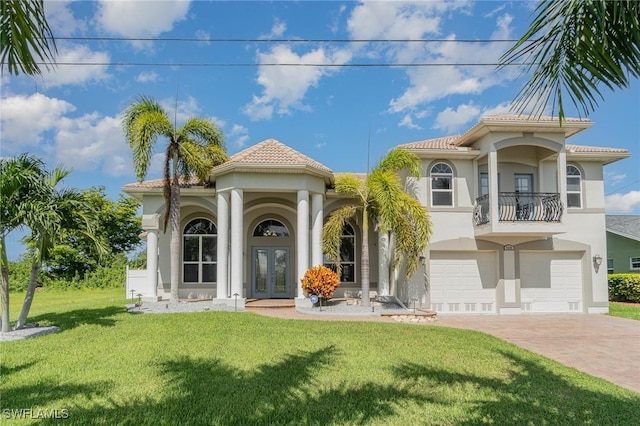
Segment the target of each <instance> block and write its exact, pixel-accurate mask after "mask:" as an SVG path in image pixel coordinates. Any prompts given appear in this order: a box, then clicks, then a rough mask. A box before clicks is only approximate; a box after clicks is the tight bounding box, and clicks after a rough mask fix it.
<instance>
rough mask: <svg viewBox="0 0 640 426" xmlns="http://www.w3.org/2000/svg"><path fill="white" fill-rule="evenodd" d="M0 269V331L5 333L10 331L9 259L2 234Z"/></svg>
mask: <svg viewBox="0 0 640 426" xmlns="http://www.w3.org/2000/svg"><path fill="white" fill-rule="evenodd" d="M0 269H1V275H2V303H1V307H2V332H3V333H6V332H8V331H11V322H10V321H9V261H8V259H7V246H6V245H5V241H4V235H2V236H0Z"/></svg>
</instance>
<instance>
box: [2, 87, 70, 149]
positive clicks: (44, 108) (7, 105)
mask: <svg viewBox="0 0 640 426" xmlns="http://www.w3.org/2000/svg"><path fill="white" fill-rule="evenodd" d="M75 109H76V108H75V106H73V105H71V104H70V103H69V102H66V101H63V100H60V99H55V98H49V97H47V96H45V95H43V94H40V93H35V94H33V95H31V96H25V95H15V96H10V97H6V98H2V104H1V107H0V111H1V112H2V113H1V114H0V123H1V124H2V150H3V152H8V153H11V154H18V153H19V151H24V150H25V148H26V147H30V146H37V145H38V144H40V142H41V141H42V139H43V134H44V133H45V132H48V131H51V130H54V129H55V128H56V126H57V124H58V123H59V121H60V119H61V118H62V117H64V115H65V114H66V113H68V112H72V111H75Z"/></svg>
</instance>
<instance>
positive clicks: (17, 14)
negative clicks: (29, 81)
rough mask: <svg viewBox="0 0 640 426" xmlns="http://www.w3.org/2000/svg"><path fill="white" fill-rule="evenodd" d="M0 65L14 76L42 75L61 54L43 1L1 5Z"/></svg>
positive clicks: (7, 1) (14, 0)
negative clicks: (22, 74)
mask: <svg viewBox="0 0 640 426" xmlns="http://www.w3.org/2000/svg"><path fill="white" fill-rule="evenodd" d="M0 24H1V25H0V64H2V69H3V70H4V65H5V64H7V67H8V69H9V73H10V74H14V75H18V74H20V72H23V73H25V74H29V75H36V74H41V73H42V71H41V69H40V65H41V64H42V63H44V65H45V67H46V68H47V69H49V64H51V65H53V64H54V63H55V61H54V55H55V54H56V53H57V48H56V42H55V39H54V38H53V33H52V32H51V28H49V23H48V22H47V19H46V16H45V13H44V1H43V0H2V1H0Z"/></svg>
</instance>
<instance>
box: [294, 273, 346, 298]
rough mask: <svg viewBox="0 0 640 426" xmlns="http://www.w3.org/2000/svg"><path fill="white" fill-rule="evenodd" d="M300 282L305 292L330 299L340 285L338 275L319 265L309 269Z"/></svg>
mask: <svg viewBox="0 0 640 426" xmlns="http://www.w3.org/2000/svg"><path fill="white" fill-rule="evenodd" d="M300 282H301V283H302V290H303V291H305V292H306V293H307V294H315V295H316V296H318V297H324V298H325V299H330V298H331V296H333V292H334V291H336V288H338V286H339V285H340V277H338V274H336V273H335V272H334V271H332V270H331V269H329V268H327V267H326V266H322V265H319V266H314V267H313V268H311V269H309V270H308V271H307V272H306V273H305V274H304V278H302V279H301V280H300Z"/></svg>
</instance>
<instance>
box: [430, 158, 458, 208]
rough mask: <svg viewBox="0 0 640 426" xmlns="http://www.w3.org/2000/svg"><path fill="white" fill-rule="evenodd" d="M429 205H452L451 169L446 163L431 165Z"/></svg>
mask: <svg viewBox="0 0 640 426" xmlns="http://www.w3.org/2000/svg"><path fill="white" fill-rule="evenodd" d="M430 175H431V205H432V206H453V169H451V166H450V165H448V164H446V163H436V164H435V165H433V167H431V173H430Z"/></svg>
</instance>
